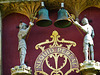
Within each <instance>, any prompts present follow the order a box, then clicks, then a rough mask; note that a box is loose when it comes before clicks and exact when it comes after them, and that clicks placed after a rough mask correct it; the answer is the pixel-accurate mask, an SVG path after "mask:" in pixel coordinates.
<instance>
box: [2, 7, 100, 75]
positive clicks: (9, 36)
mask: <svg viewBox="0 0 100 75" xmlns="http://www.w3.org/2000/svg"><path fill="white" fill-rule="evenodd" d="M57 12H58V10H52V11H49V17H50V19H51V20H52V22H53V23H52V25H50V26H48V27H39V26H37V25H36V24H35V25H34V26H33V27H32V29H31V32H30V35H29V38H28V40H27V47H28V48H27V55H26V59H25V63H26V64H27V65H28V66H30V67H31V68H32V71H33V75H34V62H35V60H36V58H37V56H38V55H39V53H41V50H40V49H39V50H36V49H35V45H36V44H38V43H40V42H44V41H45V40H46V39H49V40H51V38H50V35H51V34H52V32H53V31H54V30H56V31H58V33H59V35H60V36H61V37H60V39H62V38H64V39H65V40H71V41H74V42H76V43H77V46H76V47H72V48H71V51H72V52H73V53H74V54H75V55H76V57H77V59H78V61H79V63H81V62H83V61H84V54H83V38H84V37H83V36H82V35H81V34H80V33H79V31H78V30H77V28H76V27H75V26H74V25H72V26H70V27H68V28H57V27H55V26H54V22H55V21H56V19H57ZM84 15H87V18H88V19H90V20H92V23H90V24H91V25H92V26H93V28H94V31H95V37H94V53H95V60H96V61H100V56H99V52H100V51H99V46H100V42H99V39H100V25H99V24H100V20H99V19H100V9H99V8H94V7H91V8H88V9H86V10H84V11H83V12H82V13H81V14H80V15H79V19H80V20H81V19H82V18H83V17H84ZM20 20H22V21H23V22H25V23H26V24H28V23H29V19H28V18H27V17H26V16H24V15H22V14H17V13H13V14H10V15H8V16H6V17H5V18H4V19H3V22H2V23H3V26H2V27H3V30H2V63H3V75H11V73H10V69H11V68H12V67H14V66H17V65H20V61H19V52H18V37H17V34H18V31H19V30H18V29H17V28H16V26H18V25H19V22H20ZM82 33H83V32H82ZM66 67H67V66H66ZM66 67H64V68H65V69H64V70H63V71H64V72H66V69H67V68H66ZM44 71H46V72H48V73H50V72H51V70H49V69H48V67H47V66H44ZM69 75H79V74H76V73H75V72H73V73H71V74H69Z"/></svg>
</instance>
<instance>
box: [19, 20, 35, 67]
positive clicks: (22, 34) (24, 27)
mask: <svg viewBox="0 0 100 75" xmlns="http://www.w3.org/2000/svg"><path fill="white" fill-rule="evenodd" d="M33 25H34V23H32V22H30V23H29V27H27V25H26V24H25V23H23V22H21V23H20V24H19V32H18V39H19V45H18V50H19V52H20V65H21V66H22V65H25V63H24V61H25V56H26V49H27V46H26V42H25V37H26V35H27V33H28V32H29V30H30V28H31V27H32V26H33Z"/></svg>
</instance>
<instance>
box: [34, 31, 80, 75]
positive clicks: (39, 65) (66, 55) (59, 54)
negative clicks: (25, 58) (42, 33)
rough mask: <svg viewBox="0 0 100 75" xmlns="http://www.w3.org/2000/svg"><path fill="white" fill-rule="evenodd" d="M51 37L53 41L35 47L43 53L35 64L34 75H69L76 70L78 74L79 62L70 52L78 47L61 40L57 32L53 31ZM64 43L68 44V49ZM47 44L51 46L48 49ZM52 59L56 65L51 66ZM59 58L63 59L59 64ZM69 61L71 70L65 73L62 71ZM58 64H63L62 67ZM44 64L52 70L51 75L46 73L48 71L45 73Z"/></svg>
mask: <svg viewBox="0 0 100 75" xmlns="http://www.w3.org/2000/svg"><path fill="white" fill-rule="evenodd" d="M50 37H51V38H52V40H51V41H49V40H46V41H45V42H41V43H39V44H37V45H36V46H35V48H36V49H39V48H40V49H41V50H42V52H41V53H40V54H39V55H38V57H37V58H36V61H35V64H34V70H35V73H34V75H39V74H42V75H68V74H69V73H71V72H72V71H74V70H75V71H76V73H78V72H79V63H78V60H77V58H76V56H75V54H74V53H73V52H72V51H71V50H70V48H71V46H74V47H75V46H76V43H75V42H73V41H67V40H64V39H61V40H59V39H58V38H60V35H59V34H58V32H57V31H53V32H52V35H51V36H50ZM63 43H64V44H66V47H63ZM45 44H49V48H46V47H45ZM51 44H52V45H51ZM52 58H53V60H52V61H53V62H54V65H51V63H50V61H49V59H52ZM59 58H63V62H59ZM68 61H69V63H70V69H69V70H66V72H65V73H63V71H62V69H63V68H64V67H65V66H66V65H67V62H68ZM58 62H59V63H62V65H59V64H58ZM44 63H45V65H46V66H47V67H48V68H49V69H50V70H52V71H51V72H50V74H48V73H47V72H45V71H46V70H45V71H44V68H43V65H44Z"/></svg>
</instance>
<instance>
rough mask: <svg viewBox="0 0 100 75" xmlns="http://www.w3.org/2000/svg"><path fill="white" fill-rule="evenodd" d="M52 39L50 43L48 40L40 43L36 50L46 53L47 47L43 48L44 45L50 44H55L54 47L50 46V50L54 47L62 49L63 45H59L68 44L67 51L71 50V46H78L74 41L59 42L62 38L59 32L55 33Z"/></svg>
mask: <svg viewBox="0 0 100 75" xmlns="http://www.w3.org/2000/svg"><path fill="white" fill-rule="evenodd" d="M50 37H51V38H52V40H51V41H49V40H48V39H47V40H46V41H45V42H42V43H39V44H37V45H36V46H35V48H36V49H39V48H40V49H41V50H42V51H44V49H45V46H42V45H44V44H50V43H53V45H49V47H50V48H52V47H62V44H58V42H59V43H67V45H66V46H67V49H68V50H70V48H71V46H74V47H75V46H76V43H75V42H73V41H68V40H64V39H62V40H59V39H58V38H60V35H59V34H58V32H57V31H53V33H52V35H51V36H50Z"/></svg>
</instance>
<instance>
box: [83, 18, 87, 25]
mask: <svg viewBox="0 0 100 75" xmlns="http://www.w3.org/2000/svg"><path fill="white" fill-rule="evenodd" d="M88 23H89V21H88V19H87V18H86V17H85V18H83V19H82V24H83V25H86V24H88Z"/></svg>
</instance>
